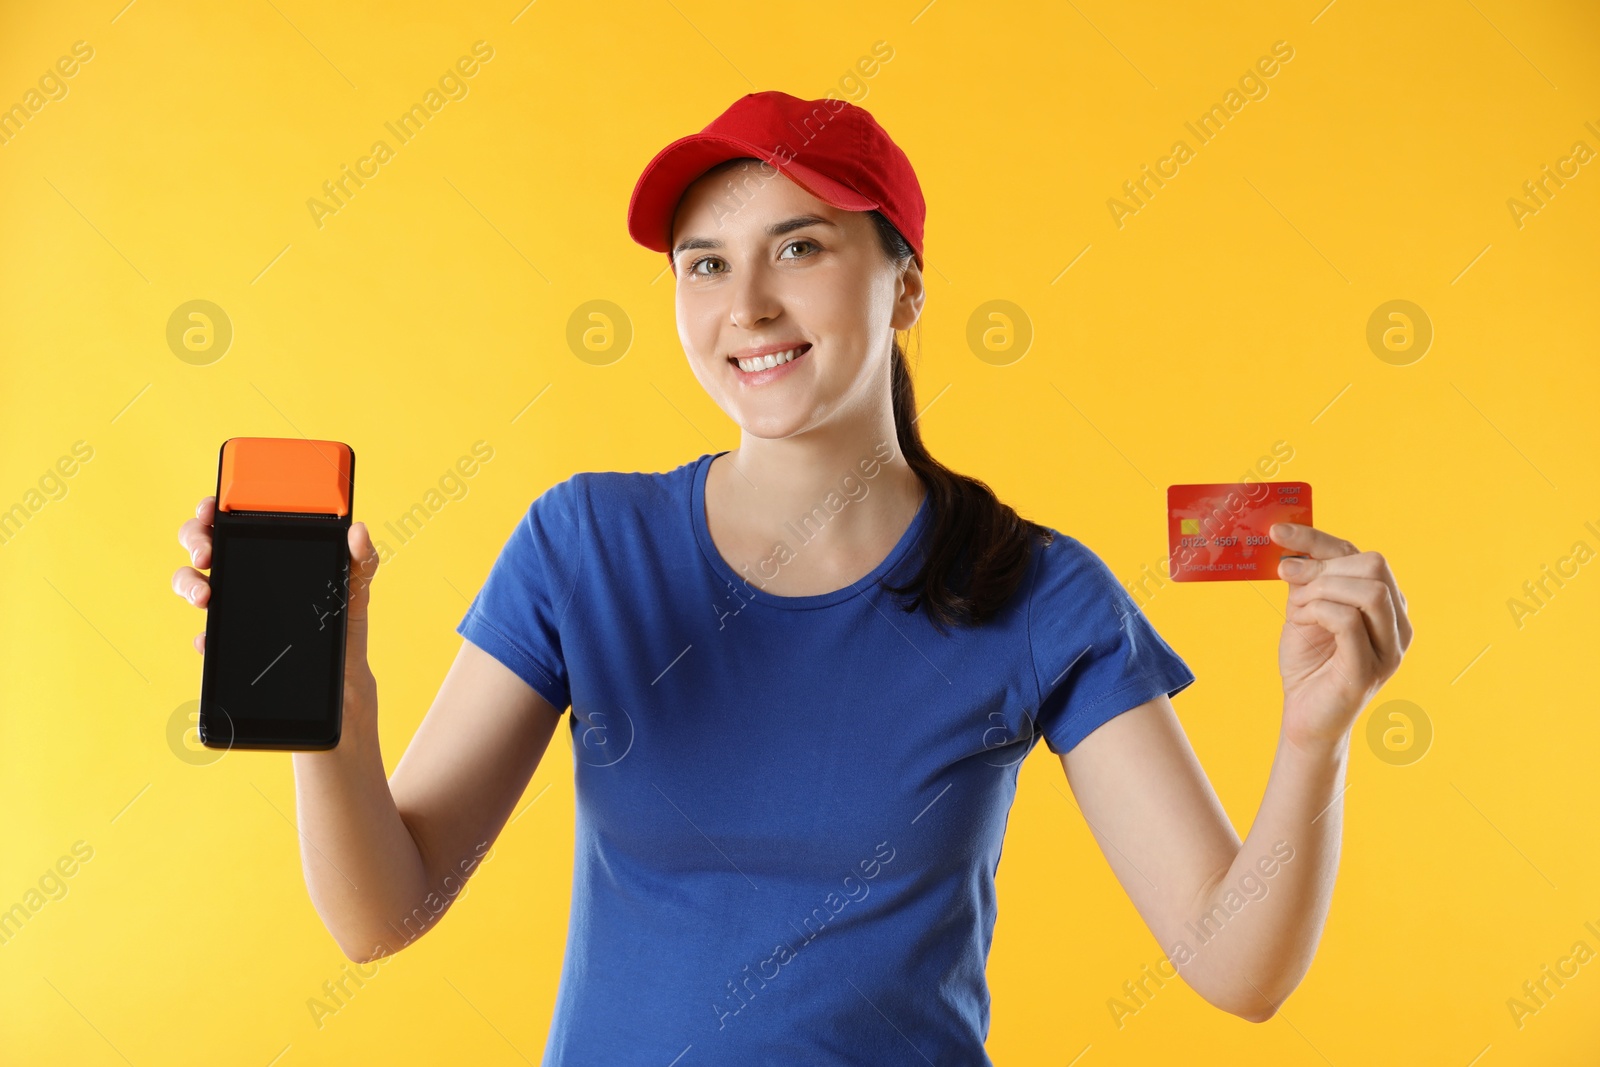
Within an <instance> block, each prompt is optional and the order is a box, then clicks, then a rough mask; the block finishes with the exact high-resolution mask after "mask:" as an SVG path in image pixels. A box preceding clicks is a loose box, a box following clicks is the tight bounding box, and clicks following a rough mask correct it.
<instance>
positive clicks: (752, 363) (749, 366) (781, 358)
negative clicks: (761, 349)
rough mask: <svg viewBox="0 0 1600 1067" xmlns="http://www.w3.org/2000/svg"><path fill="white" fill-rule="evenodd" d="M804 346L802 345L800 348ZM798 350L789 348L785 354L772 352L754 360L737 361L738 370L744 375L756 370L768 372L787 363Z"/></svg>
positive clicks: (797, 353) (796, 354)
mask: <svg viewBox="0 0 1600 1067" xmlns="http://www.w3.org/2000/svg"><path fill="white" fill-rule="evenodd" d="M804 347H805V346H804V345H802V346H801V348H804ZM800 350H801V349H800V348H791V349H789V351H787V352H774V353H772V354H771V355H769V356H757V357H756V358H755V359H741V360H739V361H738V364H739V369H740V370H742V371H745V372H746V373H749V372H752V371H758V370H770V369H771V368H773V367H776V366H777V365H778V364H780V363H787V362H789V361H790V360H791V359H794V358H795V357H796V356H798V355H799V354H800Z"/></svg>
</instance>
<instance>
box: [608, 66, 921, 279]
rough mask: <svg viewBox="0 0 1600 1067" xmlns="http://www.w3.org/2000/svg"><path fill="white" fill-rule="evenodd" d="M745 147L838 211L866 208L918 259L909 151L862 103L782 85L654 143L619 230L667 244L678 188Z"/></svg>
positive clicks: (647, 243)
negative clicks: (810, 96) (800, 93)
mask: <svg viewBox="0 0 1600 1067" xmlns="http://www.w3.org/2000/svg"><path fill="white" fill-rule="evenodd" d="M742 156H754V157H755V158H756V159H759V160H761V161H762V162H764V163H767V164H770V165H771V166H773V167H776V168H777V169H778V170H779V171H781V172H782V173H783V175H784V176H785V177H786V178H788V179H789V180H790V181H792V182H794V183H795V184H796V185H798V186H800V188H802V189H804V190H805V191H806V192H808V193H810V194H811V195H812V196H814V197H816V198H817V199H818V200H821V201H822V202H823V203H826V204H831V205H833V206H834V207H836V208H840V209H841V210H844V211H871V210H873V209H874V208H876V209H877V210H878V211H881V212H882V213H883V215H884V217H885V218H887V219H888V220H889V221H890V222H892V223H894V227H895V229H897V230H899V231H900V234H901V236H902V237H904V238H905V239H906V240H907V241H908V242H910V244H911V247H912V249H913V250H914V251H915V252H916V256H917V266H919V267H921V266H923V262H922V221H923V217H924V215H925V214H926V213H927V206H926V205H925V204H924V202H923V199H922V188H921V186H919V185H918V184H917V175H916V172H915V171H913V170H912V169H911V161H910V160H909V159H907V158H906V154H905V153H904V152H902V151H901V150H900V146H899V145H897V144H895V143H894V141H892V140H890V138H889V135H888V134H887V133H886V132H884V129H883V127H882V126H879V125H878V122H877V120H876V119H874V118H873V117H872V115H871V114H869V113H868V112H867V111H866V110H864V109H862V108H859V107H857V106H856V105H854V104H852V103H850V102H848V101H846V100H835V99H831V98H825V99H821V100H800V99H798V98H796V97H793V96H790V95H789V94H788V93H780V92H775V91H769V92H764V93H748V94H746V95H745V96H742V97H740V98H739V99H738V100H735V101H734V102H733V104H732V105H731V106H730V107H729V108H728V110H726V111H724V112H723V113H722V114H720V115H718V116H717V117H716V118H715V119H713V120H712V121H711V125H709V126H707V127H706V128H705V129H703V130H701V131H700V132H699V133H692V134H690V135H689V136H687V137H680V138H679V139H678V140H676V141H673V142H672V143H671V144H669V145H667V147H665V148H663V149H662V150H661V151H660V152H657V153H656V156H655V158H654V159H652V160H651V161H650V162H649V164H648V165H646V167H645V168H644V173H643V174H641V175H640V176H639V181H638V182H637V183H636V184H635V185H634V187H633V196H632V198H631V199H630V200H629V201H628V234H629V236H631V237H632V238H633V239H634V240H635V241H637V242H638V243H639V244H641V245H644V247H646V248H648V249H651V250H652V251H655V252H665V253H667V255H668V257H669V258H670V257H671V254H672V216H673V213H674V212H676V211H677V209H678V201H679V200H680V199H681V198H682V197H683V193H684V190H686V189H688V188H689V186H690V185H692V184H694V181H695V179H697V178H699V177H700V175H702V174H704V173H705V172H706V171H708V170H710V169H711V168H712V167H714V166H716V165H717V164H718V163H724V162H726V161H727V160H730V159H738V158H740V157H742Z"/></svg>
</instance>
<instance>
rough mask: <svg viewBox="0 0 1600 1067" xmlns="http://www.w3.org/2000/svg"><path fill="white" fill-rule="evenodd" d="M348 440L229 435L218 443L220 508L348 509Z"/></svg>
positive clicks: (333, 511) (312, 511)
mask: <svg viewBox="0 0 1600 1067" xmlns="http://www.w3.org/2000/svg"><path fill="white" fill-rule="evenodd" d="M350 466H351V455H350V446H349V445H346V444H343V443H341V442H339V441H309V440H305V439H303V438H293V437H231V438H229V439H228V440H227V441H226V442H225V443H224V444H223V446H222V477H221V481H220V486H219V489H218V494H217V507H218V509H219V510H222V511H294V512H302V513H306V514H320V515H339V516H343V515H348V514H349V513H350Z"/></svg>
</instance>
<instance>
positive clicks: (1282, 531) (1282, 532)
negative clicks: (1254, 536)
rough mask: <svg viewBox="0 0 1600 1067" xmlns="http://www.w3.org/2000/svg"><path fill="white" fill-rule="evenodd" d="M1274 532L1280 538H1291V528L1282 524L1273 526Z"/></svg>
mask: <svg viewBox="0 0 1600 1067" xmlns="http://www.w3.org/2000/svg"><path fill="white" fill-rule="evenodd" d="M1272 532H1273V533H1275V534H1277V535H1278V536H1279V537H1287V536H1289V527H1288V526H1286V525H1284V524H1283V523H1281V522H1275V523H1273V524H1272Z"/></svg>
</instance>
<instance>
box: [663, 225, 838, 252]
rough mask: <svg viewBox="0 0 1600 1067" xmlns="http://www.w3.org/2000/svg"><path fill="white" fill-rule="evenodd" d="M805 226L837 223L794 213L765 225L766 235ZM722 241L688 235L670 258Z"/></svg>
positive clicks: (780, 235)
mask: <svg viewBox="0 0 1600 1067" xmlns="http://www.w3.org/2000/svg"><path fill="white" fill-rule="evenodd" d="M807 226H833V227H835V228H837V224H836V223H834V222H831V221H829V220H828V219H825V218H823V217H822V216H821V215H796V216H795V217H794V218H792V219H784V220H783V221H782V222H774V223H773V224H772V225H771V226H768V227H767V236H768V237H782V236H783V235H784V234H786V233H791V232H793V231H795V230H801V229H804V228H805V227H807ZM721 247H722V242H721V241H718V240H716V239H715V238H711V237H689V238H686V239H684V240H682V241H679V242H678V247H676V248H674V249H673V250H672V258H673V259H677V258H678V256H679V255H680V254H681V253H683V252H688V251H691V250H692V249H696V248H721Z"/></svg>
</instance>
